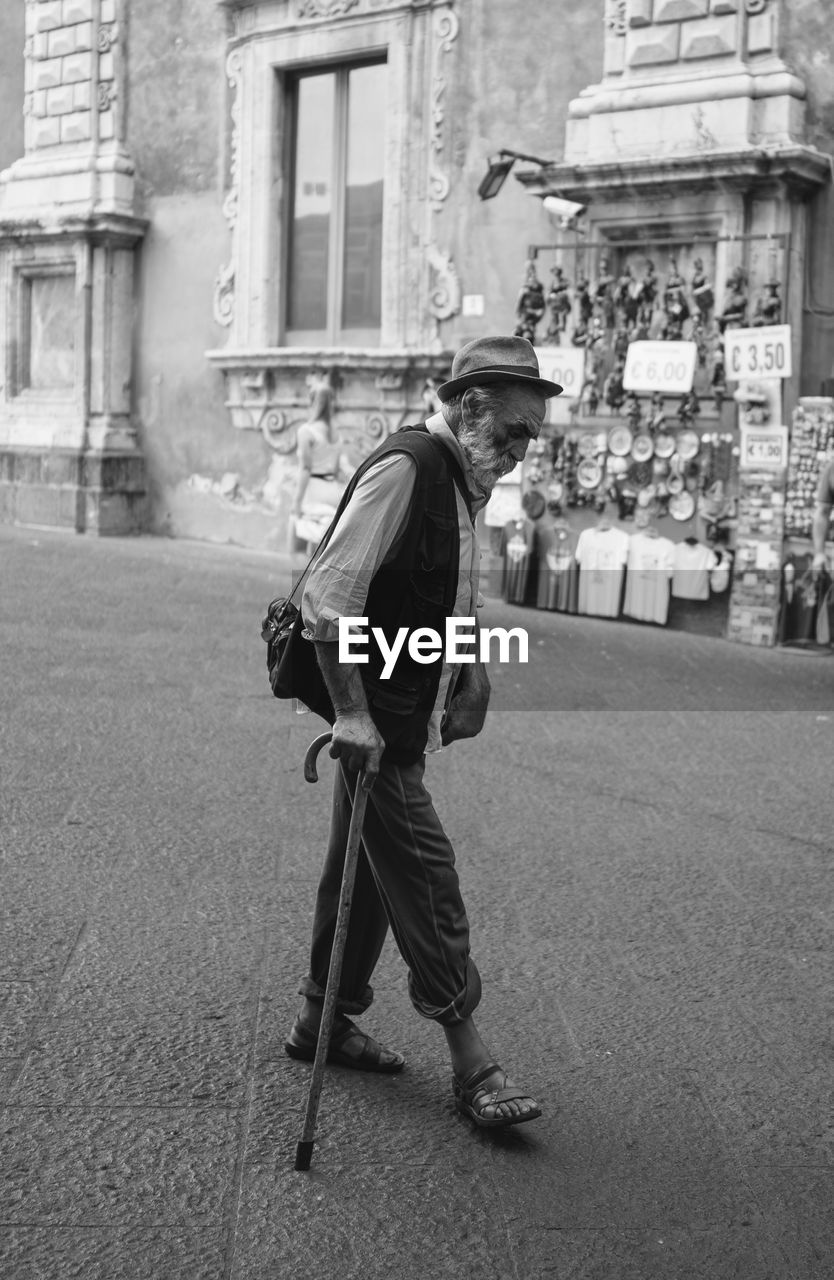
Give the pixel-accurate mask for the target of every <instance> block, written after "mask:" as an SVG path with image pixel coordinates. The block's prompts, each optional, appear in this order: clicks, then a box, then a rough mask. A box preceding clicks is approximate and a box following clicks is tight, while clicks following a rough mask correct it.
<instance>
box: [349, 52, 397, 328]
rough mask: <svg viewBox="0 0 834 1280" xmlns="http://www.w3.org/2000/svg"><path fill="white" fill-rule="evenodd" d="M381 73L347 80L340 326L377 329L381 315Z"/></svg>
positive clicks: (361, 70)
mask: <svg viewBox="0 0 834 1280" xmlns="http://www.w3.org/2000/svg"><path fill="white" fill-rule="evenodd" d="M385 90H386V68H385V65H384V64H380V65H376V66H371V67H357V68H355V69H354V70H353V71H351V72H350V74H349V77H348V120H347V176H346V182H347V188H346V191H345V238H344V246H345V257H344V280H343V294H342V325H343V326H344V327H345V328H354V329H356V328H359V329H368V328H378V327H379V325H380V320H381V311H382V178H383V168H384V153H383V146H384V136H385V105H386V104H385Z"/></svg>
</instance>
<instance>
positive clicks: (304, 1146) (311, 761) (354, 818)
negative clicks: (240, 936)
mask: <svg viewBox="0 0 834 1280" xmlns="http://www.w3.org/2000/svg"><path fill="white" fill-rule="evenodd" d="M332 736H333V735H332V734H331V733H322V734H320V735H319V737H318V738H316V739H315V740H314V741H313V742H311V743H310V746H309V747H308V749H307V755H306V756H305V758H304V777H305V778H306V779H307V781H308V782H318V778H319V775H318V772H317V770H316V756H317V755H318V753H319V752H320V751H321V749H322V747H323V746H324V745H325V743H327V742H329V741H330V739H331V738H332ZM364 780H365V771H364V769H363V770H360V773H359V777H358V778H357V779H356V790H355V791H354V794H353V813H352V815H351V819H350V828H349V830H348V840H347V850H346V851H345V868H344V871H343V872H342V890H341V893H340V894H339V910H338V914H337V916H336V931H335V933H334V935H333V949H332V951H331V952H330V968H329V969H328V971H327V986H326V987H325V991H324V1006H323V1008H322V1011H321V1025H320V1027H319V1038H318V1043H317V1045H316V1056H315V1058H314V1059H313V1074H312V1077H311V1079H310V1092H309V1093H308V1095H307V1112H306V1115H305V1116H304V1127H303V1129H302V1130H301V1138H300V1140H299V1142H298V1145H297V1146H296V1149H295V1168H296V1169H297V1170H301V1171H304V1170H306V1169H309V1168H310V1160H311V1159H312V1155H313V1135H314V1134H315V1131H316V1116H317V1114H318V1109H319V1100H320V1098H321V1087H322V1083H323V1081H324V1066H325V1063H326V1062H327V1051H328V1049H329V1048H330V1035H331V1032H332V1030H333V1019H334V1016H335V1013H336V997H337V996H338V994H339V979H340V978H341V976H342V960H343V959H344V954H345V943H346V942H347V932H348V924H349V922H350V905H351V902H352V900H353V882H354V880H355V878H356V863H357V861H358V859H359V841H360V839H361V838H362V823H363V821H364V818H365V805H366V803H367V800H368V793H367V791H366V790H365V788H364V787H363V785H362V783H363V782H364Z"/></svg>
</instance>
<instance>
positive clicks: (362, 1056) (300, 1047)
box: [284, 1017, 405, 1074]
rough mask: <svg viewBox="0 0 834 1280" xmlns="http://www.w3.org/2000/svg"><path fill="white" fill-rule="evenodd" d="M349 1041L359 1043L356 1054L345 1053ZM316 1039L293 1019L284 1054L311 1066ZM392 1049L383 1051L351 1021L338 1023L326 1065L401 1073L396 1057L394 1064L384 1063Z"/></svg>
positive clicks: (399, 1059)
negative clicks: (384, 1057) (360, 1045)
mask: <svg viewBox="0 0 834 1280" xmlns="http://www.w3.org/2000/svg"><path fill="white" fill-rule="evenodd" d="M350 1040H361V1041H362V1047H361V1049H360V1050H359V1052H358V1053H349V1052H347V1050H346V1048H345V1046H346V1045H347V1044H348V1042H349V1041H350ZM317 1044H318V1035H317V1033H316V1032H315V1031H311V1030H310V1028H309V1027H308V1026H306V1025H305V1024H304V1023H303V1022H301V1021H300V1019H298V1018H296V1020H295V1022H294V1023H293V1027H292V1030H291V1031H290V1034H289V1036H288V1038H287V1039H286V1040H285V1041H284V1050H285V1052H286V1053H287V1054H288V1055H289V1056H290V1057H291V1058H296V1059H298V1060H300V1061H302V1062H312V1061H313V1059H314V1058H315V1056H316V1046H317ZM393 1052H394V1050H393V1049H383V1047H382V1045H381V1044H379V1043H378V1042H377V1041H376V1040H374V1039H373V1037H372V1036H368V1035H365V1032H364V1031H360V1030H359V1028H358V1027H357V1026H356V1024H355V1023H353V1022H351V1020H350V1018H345V1017H341V1018H339V1019H337V1021H336V1022H335V1024H334V1026H333V1032H332V1034H331V1036H330V1044H329V1045H328V1049H327V1061H328V1062H330V1063H333V1064H335V1065H336V1066H338V1067H349V1068H351V1070H353V1071H381V1072H385V1073H387V1074H392V1073H393V1072H395V1071H402V1069H403V1067H404V1066H405V1058H404V1057H403V1056H402V1054H399V1053H398V1054H396V1061H394V1062H383V1061H382V1054H383V1053H393Z"/></svg>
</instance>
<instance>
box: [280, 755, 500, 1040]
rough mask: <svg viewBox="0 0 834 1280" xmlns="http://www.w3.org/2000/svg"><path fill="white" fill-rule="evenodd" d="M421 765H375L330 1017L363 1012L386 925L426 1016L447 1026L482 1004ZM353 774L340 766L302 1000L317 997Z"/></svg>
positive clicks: (449, 856)
mask: <svg viewBox="0 0 834 1280" xmlns="http://www.w3.org/2000/svg"><path fill="white" fill-rule="evenodd" d="M424 769H425V759H421V760H420V761H418V762H417V763H416V764H411V765H393V764H388V763H383V765H382V768H381V769H380V772H379V776H378V777H377V780H376V782H375V783H374V786H373V789H372V791H371V792H370V794H369V796H368V805H367V808H366V810H365V823H364V827H363V834H362V846H361V848H360V850H359V860H358V864H357V868H356V884H355V888H354V893H353V905H352V907H351V913H350V927H349V930H348V936H347V945H346V948H345V957H344V962H343V966H342V977H341V982H340V986H339V1000H338V1003H337V1009H338V1010H339V1011H340V1012H342V1013H353V1014H356V1013H363V1012H364V1011H365V1009H367V1008H368V1006H369V1005H370V1003H371V1001H372V999H373V990H372V988H371V985H370V979H371V975H372V973H373V971H374V967H375V965H376V962H377V960H378V959H379V955H380V952H381V950H382V944H383V942H384V941H385V935H386V933H387V931H388V926H389V924H390V926H391V931H392V933H393V934H394V938H395V940H396V943H397V946H398V947H399V950H400V954H401V955H402V957H403V959H404V960H405V962H406V964H407V965H408V971H409V976H408V990H409V996H410V998H411V1002H412V1004H413V1005H414V1007H415V1009H416V1010H417V1012H418V1013H420V1014H421V1015H422V1016H423V1017H424V1018H432V1019H433V1020H434V1021H436V1022H439V1023H441V1024H442V1025H453V1024H455V1023H458V1022H462V1021H463V1020H464V1019H465V1018H468V1017H469V1015H470V1014H471V1013H472V1011H473V1010H474V1009H475V1008H476V1006H477V1004H478V1002H479V1000H480V998H481V979H480V976H479V974H478V970H477V969H476V967H475V965H474V963H473V961H472V959H471V958H470V955H469V921H468V920H467V918H466V910H465V908H464V905H463V900H462V898H461V894H460V885H459V883H458V875H457V872H456V870H455V854H454V850H453V849H452V846H451V844H450V842H449V839H448V837H447V836H446V833H445V832H444V830H443V827H442V826H441V823H440V819H439V818H438V816H437V814H436V813H435V810H434V805H433V804H432V800H431V796H430V795H429V793H428V791H427V790H426V788H425V786H424V784H423V772H424ZM355 785H356V774H355V773H352V772H351V771H349V770H347V769H345V768H344V766H342V765H341V763H340V764H339V767H338V768H337V770H336V778H335V782H334V785H333V812H332V817H331V822H330V840H329V843H328V848H327V854H326V857H325V862H324V867H323V870H322V875H321V880H320V882H319V888H318V894H317V896H316V907H315V914H314V918H313V940H312V947H311V953H310V973H309V976H308V977H307V978H306V979H305V980H304V982H303V984H302V988H301V993H302V994H303V995H305V996H308V997H309V998H310V999H312V1000H318V1001H321V1000H323V999H324V990H325V986H326V983H327V971H328V968H329V965H330V952H331V948H332V945H333V936H334V933H335V928H336V915H337V911H338V906H339V892H340V888H341V883H342V871H343V868H344V861H345V850H346V847H347V836H348V827H349V825H350V814H351V797H352V796H353V790H354V787H355Z"/></svg>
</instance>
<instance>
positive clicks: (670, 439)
mask: <svg viewBox="0 0 834 1280" xmlns="http://www.w3.org/2000/svg"><path fill="white" fill-rule="evenodd" d="M654 452H655V457H656V458H671V456H672V454H673V453H674V452H675V438H674V436H669V435H667V434H666V432H665V431H661V432H660V433H659V434H658V435H657V436H655V441H654Z"/></svg>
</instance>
